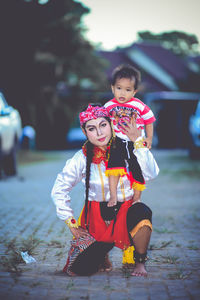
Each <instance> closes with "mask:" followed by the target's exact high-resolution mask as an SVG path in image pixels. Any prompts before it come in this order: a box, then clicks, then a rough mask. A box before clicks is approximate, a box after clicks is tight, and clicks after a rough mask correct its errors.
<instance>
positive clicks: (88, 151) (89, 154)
mask: <svg viewBox="0 0 200 300" xmlns="http://www.w3.org/2000/svg"><path fill="white" fill-rule="evenodd" d="M90 104H91V105H92V106H100V107H101V106H102V104H99V103H90ZM86 109H87V107H86V108H85V109H84V110H82V111H85V110H86ZM104 118H105V119H106V120H107V121H108V122H109V123H110V124H111V120H110V118H109V117H104ZM85 125H86V123H85V124H83V126H82V128H83V129H84V130H85ZM85 146H86V178H85V225H86V228H89V221H88V220H87V219H88V218H87V216H88V195H89V189H90V169H91V163H92V159H93V156H94V151H93V150H94V145H93V144H92V143H90V141H88V140H87V142H86V143H85Z"/></svg>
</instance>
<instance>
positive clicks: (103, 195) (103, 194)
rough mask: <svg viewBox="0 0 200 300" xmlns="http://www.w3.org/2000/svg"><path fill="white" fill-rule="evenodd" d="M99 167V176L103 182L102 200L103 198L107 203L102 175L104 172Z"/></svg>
mask: <svg viewBox="0 0 200 300" xmlns="http://www.w3.org/2000/svg"><path fill="white" fill-rule="evenodd" d="M97 166H98V170H99V176H100V180H101V191H102V198H103V201H106V199H105V192H104V182H103V175H102V172H101V166H100V165H97Z"/></svg>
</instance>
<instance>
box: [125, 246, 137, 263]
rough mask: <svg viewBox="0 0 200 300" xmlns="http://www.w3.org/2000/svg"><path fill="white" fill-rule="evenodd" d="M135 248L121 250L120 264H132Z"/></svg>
mask: <svg viewBox="0 0 200 300" xmlns="http://www.w3.org/2000/svg"><path fill="white" fill-rule="evenodd" d="M134 250H135V248H134V246H130V247H128V248H127V249H125V250H123V258H122V263H123V264H124V265H125V264H134V263H135V261H134V258H133V252H134Z"/></svg>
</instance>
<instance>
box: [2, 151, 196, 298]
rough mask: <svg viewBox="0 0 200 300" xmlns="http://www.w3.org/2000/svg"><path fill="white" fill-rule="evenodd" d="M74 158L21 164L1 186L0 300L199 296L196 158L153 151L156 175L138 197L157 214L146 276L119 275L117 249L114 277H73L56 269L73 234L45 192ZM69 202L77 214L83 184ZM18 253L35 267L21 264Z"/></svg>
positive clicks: (64, 155) (51, 157)
mask: <svg viewBox="0 0 200 300" xmlns="http://www.w3.org/2000/svg"><path fill="white" fill-rule="evenodd" d="M72 153H73V151H69V152H57V153H55V152H45V153H44V154H42V158H43V157H45V158H46V160H44V161H40V162H33V163H31V164H25V165H21V166H20V169H19V175H18V177H16V178H4V179H3V180H2V181H0V205H1V210H0V255H1V268H0V299H17V300H18V299H19V300H21V299H48V300H49V299H55V300H57V299H59V300H64V299H70V300H71V299H95V300H98V299H105V300H107V299H108V300H111V299H115V300H117V299H120V300H127V299H131V300H134V299H136V300H140V299H142V300H146V299H148V300H155V299H159V300H160V299H161V300H165V299H166V300H167V299H181V300H186V299H200V235H199V231H200V204H199V203H200V197H199V195H200V161H198V162H194V161H190V160H189V158H188V156H187V153H186V152H185V151H179V150H176V151H164V150H163V151H154V155H155V157H156V159H157V161H158V163H159V166H160V169H161V172H160V175H159V177H158V178H157V179H155V180H154V181H152V182H151V183H149V184H148V188H147V189H146V190H145V191H144V192H143V201H144V202H145V203H146V204H148V205H149V206H150V207H151V208H152V210H153V213H154V215H153V225H154V231H153V234H152V239H151V243H150V247H149V248H150V249H149V257H150V259H149V261H148V263H147V269H148V272H149V273H148V274H149V275H148V277H147V278H135V277H132V276H130V271H129V270H123V269H122V265H121V258H122V253H121V250H119V249H117V248H115V249H113V250H112V251H111V253H110V258H111V260H112V262H113V267H114V269H113V271H112V272H111V273H97V274H95V275H93V276H91V277H74V278H70V277H67V276H65V275H63V273H62V272H61V270H62V268H63V266H64V264H65V261H66V258H67V250H68V248H69V241H70V239H71V236H70V233H69V230H68V228H67V227H66V225H65V224H64V223H62V221H60V220H59V219H58V218H57V217H56V213H55V207H54V204H53V203H52V201H51V198H50V191H51V188H52V185H53V182H54V180H55V177H56V174H57V173H58V172H59V171H60V170H61V169H62V167H63V166H64V162H65V159H66V158H68V157H70V156H71V155H72ZM72 199H73V200H74V202H73V208H74V210H75V215H76V216H78V214H79V212H80V209H81V207H82V205H83V190H82V187H81V186H80V185H79V186H77V187H76V188H75V189H74V191H73V193H72ZM22 250H23V251H25V250H28V251H29V253H31V254H32V256H33V257H34V258H35V259H36V261H37V262H36V263H33V264H25V263H23V262H21V260H20V256H19V253H20V251H22Z"/></svg>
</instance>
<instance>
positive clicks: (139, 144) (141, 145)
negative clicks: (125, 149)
mask: <svg viewBox="0 0 200 300" xmlns="http://www.w3.org/2000/svg"><path fill="white" fill-rule="evenodd" d="M145 147H146V146H145V145H144V138H143V139H141V140H139V141H137V142H134V148H135V149H139V148H145Z"/></svg>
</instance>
